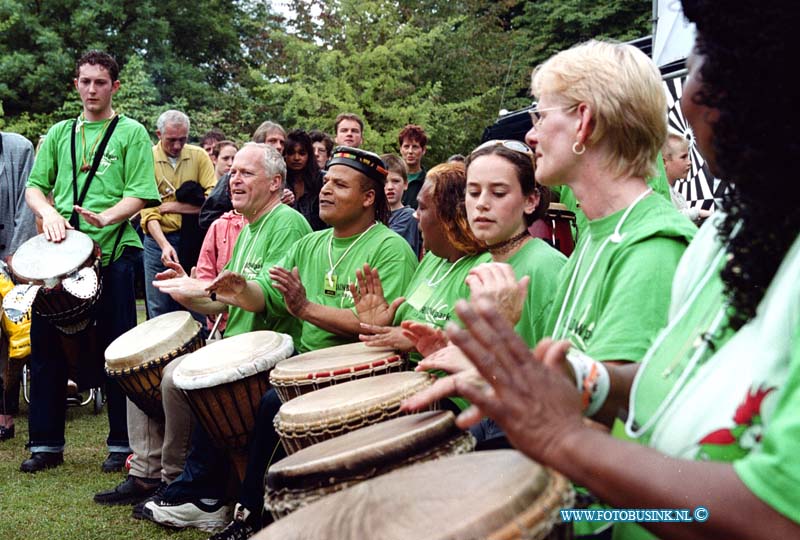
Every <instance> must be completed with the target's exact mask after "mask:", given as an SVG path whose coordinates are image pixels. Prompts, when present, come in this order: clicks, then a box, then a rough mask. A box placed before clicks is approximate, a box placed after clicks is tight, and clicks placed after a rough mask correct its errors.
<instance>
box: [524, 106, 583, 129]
mask: <svg viewBox="0 0 800 540" xmlns="http://www.w3.org/2000/svg"><path fill="white" fill-rule="evenodd" d="M577 106H578V105H577V104H575V105H566V106H564V107H546V108H544V109H540V108H539V104H538V103H537V102H535V101H534V102H533V105H531V109H530V110H529V111H528V114H530V115H531V123H532V124H533V127H539V126H541V125H542V120H544V118H543V117H542V115H541V114H540V113H543V112H548V111H568V110H570V109H574V108H576V107H577Z"/></svg>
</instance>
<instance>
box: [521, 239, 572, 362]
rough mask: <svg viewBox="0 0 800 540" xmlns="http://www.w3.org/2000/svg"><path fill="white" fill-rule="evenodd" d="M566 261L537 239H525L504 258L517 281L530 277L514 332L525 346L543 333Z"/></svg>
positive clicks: (561, 254) (533, 345) (531, 343)
mask: <svg viewBox="0 0 800 540" xmlns="http://www.w3.org/2000/svg"><path fill="white" fill-rule="evenodd" d="M566 261H567V258H566V257H565V256H564V254H563V253H561V252H560V251H558V250H557V249H554V248H552V247H550V246H549V245H548V244H547V243H546V242H544V241H543V240H541V239H539V238H533V239H531V240H528V242H526V243H525V245H523V246H522V249H520V250H519V251H518V252H516V253H515V254H514V255H513V256H512V257H511V258H509V259H508V264H510V265H511V267H512V268H513V269H514V273H515V274H516V276H517V279H522V278H523V277H524V276H530V278H531V282H530V285H528V297H527V298H526V299H525V304H524V306H523V308H522V316H521V317H520V320H519V322H518V323H517V326H516V327H515V329H516V331H517V333H518V334H519V335H520V336H522V339H524V340H525V343H527V344H528V347H531V348H533V347H535V346H536V344H537V343H538V342H539V340H540V339H542V338H543V337H544V336H545V335H546V334H545V324H546V322H547V315H548V314H549V312H550V306H551V305H552V303H553V297H554V296H555V293H556V290H557V289H558V286H559V284H560V281H559V276H560V272H561V268H562V267H563V266H564V264H565V263H566Z"/></svg>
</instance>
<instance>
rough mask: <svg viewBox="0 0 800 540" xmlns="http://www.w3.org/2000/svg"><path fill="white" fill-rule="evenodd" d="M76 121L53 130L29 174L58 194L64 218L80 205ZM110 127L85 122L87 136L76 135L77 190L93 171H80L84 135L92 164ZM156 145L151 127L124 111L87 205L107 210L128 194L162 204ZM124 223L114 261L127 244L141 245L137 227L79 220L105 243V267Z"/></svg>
mask: <svg viewBox="0 0 800 540" xmlns="http://www.w3.org/2000/svg"><path fill="white" fill-rule="evenodd" d="M79 123H80V122H79ZM72 124H73V120H64V121H62V122H59V123H57V124H56V125H54V126H53V127H52V128H50V131H48V132H47V136H46V137H45V139H44V143H42V146H41V148H40V149H39V153H38V154H37V156H36V161H35V162H34V164H33V169H32V170H31V174H30V176H29V177H28V187H32V188H36V189H38V190H39V191H41V192H42V193H44V194H45V195H48V194H49V193H50V192H51V191H52V192H53V196H54V200H55V208H56V210H57V211H58V213H59V214H61V215H62V216H63V217H64V218H65V219H69V218H70V216H71V215H72V206H73V204H74V203H75V201H74V200H73V192H72V181H73V180H72V172H73V169H72V158H71V156H70V135H71V133H70V131H71V128H72ZM105 126H106V122H105V121H100V122H83V130H84V137H81V133H80V129H78V131H77V133H76V136H75V160H76V164H75V168H76V169H77V173H78V193H80V192H81V190H82V189H83V185H84V184H85V182H86V178H87V176H88V175H89V173H88V172H81V171H80V166H81V162H82V160H81V156H82V155H83V154H84V145H83V142H82V140H83V139H84V138H85V140H86V146H88V147H89V150H86V153H87V157H88V162H89V163H90V164H91V162H92V161H93V160H94V155H88V153H89V151H90V149H91V148H92V147H93V145H94V142H95V141H97V143H98V144H99V142H100V139H101V138H102V132H103V129H104V127H105ZM152 144H153V143H152V142H150V137H148V136H147V131H145V129H144V127H142V125H141V124H140V123H139V122H137V121H135V120H131V119H130V118H128V117H126V116H124V115H119V123H118V124H117V127H116V129H115V130H114V133H113V134H112V136H111V139H110V140H109V141H108V146H106V150H105V152H104V153H103V158H102V160H101V161H100V166H99V167H98V168H97V173H96V174H95V176H94V179H93V180H92V183H91V185H90V187H89V191H88V192H87V193H86V199H84V201H83V207H84V208H88V209H89V210H91V211H93V212H102V211H104V210H107V209H108V208H111V207H112V206H114V205H115V204H117V203H118V202H119V201H120V200H122V198H123V197H136V198H138V199H144V200H145V201H146V204H147V205H148V206H154V205H157V204H159V202H160V198H159V195H158V186H156V181H155V173H154V172H153V151H152V149H151V147H152ZM120 226H122V227H125V231H124V233H123V235H122V238H121V239H120V242H119V247H117V251H116V253H115V260H116V257H119V256H120V255H121V254H122V247H124V246H134V247H138V248H141V247H142V243H141V241H140V240H139V236H138V235H137V234H136V231H134V230H133V227H131V226H130V224H128V223H127V222H125V223H123V224H120V225H109V226H107V227H103V228H102V229H100V228H97V227H95V226H93V225H90V224H88V223H86V221H85V220H84V219H83V218H80V230H81V232H84V233H86V234H88V235H89V236H90V237H91V238H92V239H93V240H94V241H95V242H97V243H98V244H99V245H100V249H101V250H102V252H103V265H108V264H109V263H110V262H111V250H112V249H113V247H114V242H115V241H116V239H117V234H118V231H119V229H118V227H120Z"/></svg>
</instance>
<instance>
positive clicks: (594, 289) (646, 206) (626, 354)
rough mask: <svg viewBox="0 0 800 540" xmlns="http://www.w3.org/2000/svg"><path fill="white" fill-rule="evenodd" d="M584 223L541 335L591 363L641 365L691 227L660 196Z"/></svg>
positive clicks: (661, 321)
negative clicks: (570, 346)
mask: <svg viewBox="0 0 800 540" xmlns="http://www.w3.org/2000/svg"><path fill="white" fill-rule="evenodd" d="M626 211H627V210H620V211H619V212H615V213H614V214H611V215H609V216H606V217H604V218H601V219H597V220H593V221H591V222H587V223H588V227H587V228H586V234H582V235H581V237H580V239H579V240H578V245H577V246H576V247H575V251H574V253H573V254H572V256H571V257H570V258H569V259H568V260H567V263H566V265H564V267H563V269H562V273H561V276H560V280H559V281H560V284H559V288H558V291H557V293H556V295H555V297H554V299H553V305H552V308H551V310H550V314H549V317H548V323H547V325H546V328H547V332H546V335H550V336H552V337H553V338H554V339H568V340H570V341H571V342H572V343H573V345H574V346H575V347H577V348H578V349H580V350H582V351H584V352H585V353H587V354H588V355H589V356H591V357H592V358H594V359H596V360H630V361H639V360H640V359H641V358H642V357H643V356H644V353H645V352H646V351H647V348H648V347H649V346H650V343H651V341H652V338H653V336H654V335H655V333H656V332H657V331H658V330H659V329H661V328H662V327H663V326H664V324H665V323H666V320H667V306H668V305H669V299H670V288H671V286H672V278H673V276H674V274H675V268H676V267H677V264H678V260H679V259H680V257H681V255H682V254H683V251H684V250H685V249H686V245H687V244H688V243H689V241H690V240H691V239H692V237H693V236H694V233H695V232H696V230H697V229H696V228H695V227H694V225H692V223H691V222H690V221H688V220H687V219H686V218H685V217H683V216H682V215H681V214H680V213H678V211H677V210H675V208H674V207H673V206H672V204H671V203H670V202H668V201H667V200H666V199H664V198H663V197H660V196H657V195H653V194H651V195H649V196H647V197H645V198H644V199H642V200H641V201H640V202H639V203H638V204H636V206H634V207H633V209H632V210H631V211H630V214H629V215H628V216H627V218H625V220H624V222H623V224H622V226H621V228H620V233H621V235H620V236H621V238H620V239H619V242H614V241H612V240H617V238H615V237H614V236H613V233H614V231H615V229H616V227H617V226H618V223H619V222H620V221H621V218H622V217H623V215H624V214H625V213H626Z"/></svg>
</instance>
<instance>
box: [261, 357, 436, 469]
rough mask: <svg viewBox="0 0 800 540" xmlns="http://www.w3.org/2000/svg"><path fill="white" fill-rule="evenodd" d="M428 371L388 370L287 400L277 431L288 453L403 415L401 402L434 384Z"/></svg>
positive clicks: (276, 422) (283, 406)
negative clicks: (381, 373) (374, 375)
mask: <svg viewBox="0 0 800 540" xmlns="http://www.w3.org/2000/svg"><path fill="white" fill-rule="evenodd" d="M433 381H434V377H433V376H432V375H430V374H428V373H417V372H413V371H405V372H402V373H388V374H386V375H378V376H377V377H369V378H367V379H358V380H355V381H350V382H346V383H343V384H337V385H335V386H329V387H327V388H323V389H321V390H316V391H314V392H310V393H308V394H305V395H303V396H300V397H298V398H295V399H293V400H291V401H288V402H286V403H284V404H283V405H282V406H281V408H280V411H279V412H278V414H277V415H275V419H274V423H275V430H276V431H277V433H278V435H280V437H281V443H283V447H284V449H286V453H287V454H293V453H294V452H297V451H298V450H302V449H303V448H305V447H307V446H311V445H312V444H316V443H319V442H322V441H325V440H328V439H332V438H333V437H337V436H339V435H344V434H345V433H348V432H350V431H354V430H356V429H358V428H361V427H364V426H368V425H372V424H377V423H378V422H383V421H385V420H389V419H391V418H395V417H397V416H400V415H401V412H400V402H401V401H403V400H404V399H406V398H408V397H411V396H412V395H414V394H416V393H417V392H419V391H420V390H422V389H424V388H427V387H428V386H430V385H431V384H433Z"/></svg>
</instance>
